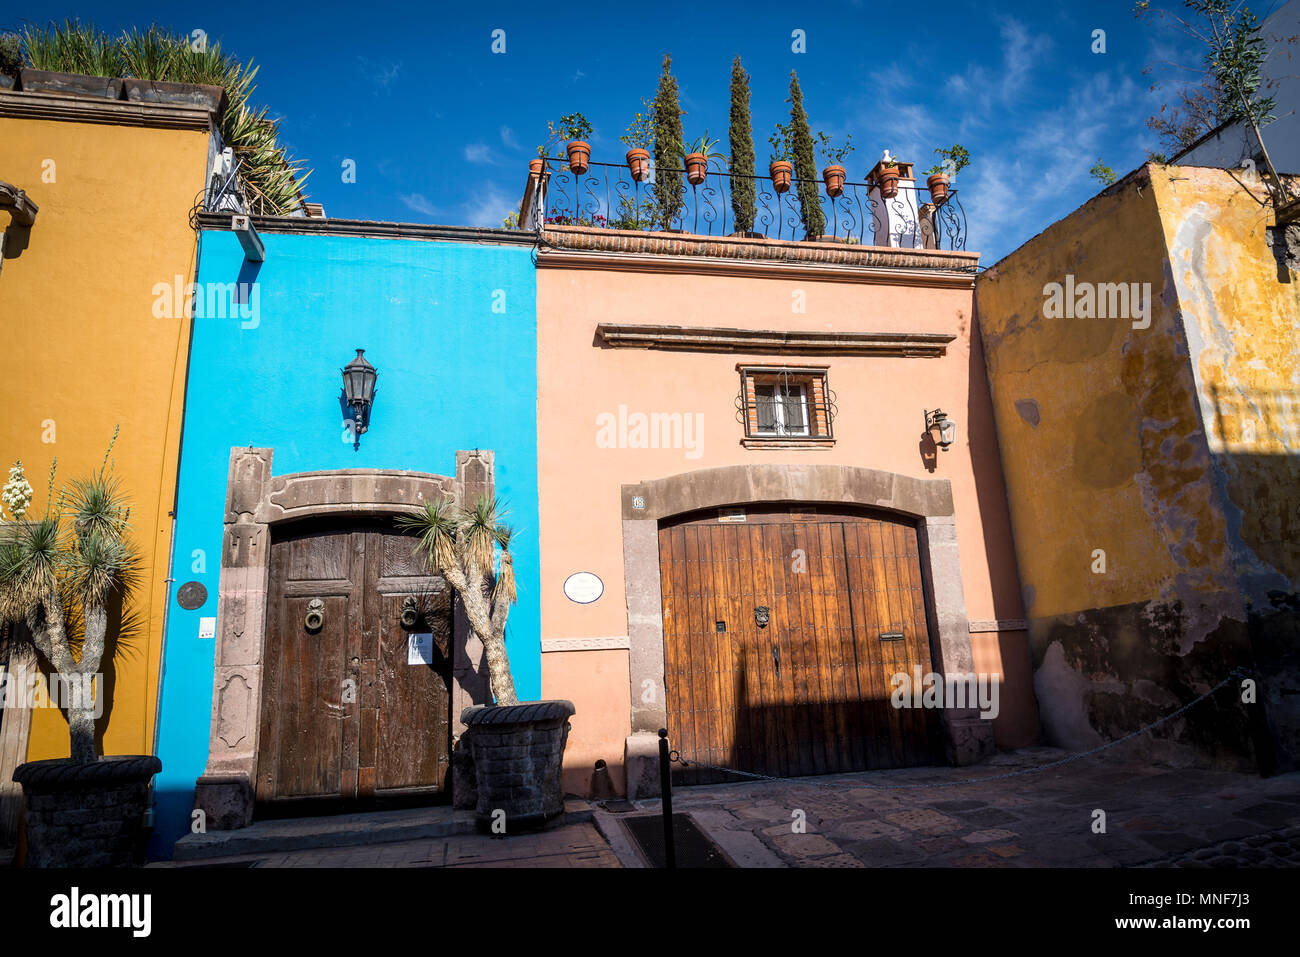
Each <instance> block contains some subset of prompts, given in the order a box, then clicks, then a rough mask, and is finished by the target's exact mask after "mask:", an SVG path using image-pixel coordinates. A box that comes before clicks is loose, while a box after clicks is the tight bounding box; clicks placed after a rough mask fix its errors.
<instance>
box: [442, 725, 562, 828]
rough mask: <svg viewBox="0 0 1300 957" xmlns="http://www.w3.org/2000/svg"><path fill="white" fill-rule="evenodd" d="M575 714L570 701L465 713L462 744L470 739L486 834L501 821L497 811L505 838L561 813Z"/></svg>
mask: <svg viewBox="0 0 1300 957" xmlns="http://www.w3.org/2000/svg"><path fill="white" fill-rule="evenodd" d="M574 711H575V709H574V707H573V702H571V701H531V702H529V703H528V704H519V705H510V706H507V707H482V706H476V707H473V708H466V709H465V711H464V712H463V713H462V714H461V717H460V719H461V721H462V722H463V723H464V724H465V725H466V732H465V735H464V736H463V738H462V740H468V744H469V753H470V757H471V758H472V760H473V762H474V779H475V785H476V787H477V791H478V801H477V803H476V805H475V808H474V810H475V816H476V818H477V820H478V824H479V827H480V828H482V829H484V830H490V829H491V827H492V824H493V823H494V821H500V820H502V815H501V813H499V812H504V821H505V826H506V833H507V834H510V833H514V832H515V831H518V830H527V829H529V828H537V827H541V826H543V825H545V824H546V823H547V822H548V821H550V820H551V819H553V818H556V817H558V816H560V815H561V814H563V813H564V785H563V782H562V780H561V768H562V765H563V760H564V745H565V743H566V742H567V741H568V737H569V718H570V717H571V716H572V715H573V714H574Z"/></svg>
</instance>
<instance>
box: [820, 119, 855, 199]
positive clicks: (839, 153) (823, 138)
mask: <svg viewBox="0 0 1300 957" xmlns="http://www.w3.org/2000/svg"><path fill="white" fill-rule="evenodd" d="M817 139H818V141H819V144H820V145H819V147H818V151H819V152H820V153H821V154H822V157H823V158H824V159H825V160H826V164H827V165H826V166H825V167H824V168H823V169H822V182H823V183H825V184H826V195H827V196H829V197H830V198H831V199H835V198H836V197H837V196H839V195H840V194H841V193H843V192H844V166H843V163H844V159H845V157H847V156H848V155H849V154H850V153H852V152H853V136H852V134H850V135H849V136H846V137H844V145H843V146H836V145H835V144H834V143H833V142H832V141H831V138H830V137H829V136H827V135H826V134H825V133H820V132H819V133H818V134H817Z"/></svg>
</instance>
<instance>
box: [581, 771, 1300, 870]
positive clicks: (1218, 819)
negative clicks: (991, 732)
mask: <svg viewBox="0 0 1300 957" xmlns="http://www.w3.org/2000/svg"><path fill="white" fill-rule="evenodd" d="M1066 754H1067V752H1064V751H1061V750H1058V749H1055V748H1027V749H1024V750H1021V751H1017V752H1011V753H1004V754H999V755H997V756H995V757H993V758H991V759H990V760H989V761H987V762H984V763H983V764H980V765H978V766H975V767H968V768H908V769H901V770H897V771H883V772H882V771H877V772H872V773H869V774H845V775H835V776H833V777H819V778H804V779H799V778H791V779H786V780H782V781H761V782H754V783H745V784H728V785H711V786H707V787H694V788H679V789H677V790H676V791H674V794H673V810H674V811H675V812H680V811H686V812H689V813H691V814H693V815H694V816H695V818H696V820H697V822H698V823H700V824H701V825H702V826H703V827H704V828H705V829H706V831H708V833H709V834H710V836H711V837H712V838H713V839H714V840H715V841H716V842H717V843H718V844H719V845H720V846H721V847H722V848H723V850H724V851H726V852H727V853H728V854H729V855H731V856H732V858H733V859H734V860H735V861H736V863H737V864H738V865H741V866H768V867H916V866H927V867H1037V866H1067V867H1114V866H1126V867H1131V866H1141V865H1154V866H1162V867H1164V866H1175V865H1177V866H1198V865H1197V864H1190V865H1189V864H1186V863H1185V861H1186V860H1187V859H1189V858H1190V859H1191V860H1194V861H1198V862H1201V861H1204V862H1206V863H1207V866H1215V867H1222V866H1230V865H1229V864H1227V863H1225V861H1229V860H1231V861H1233V862H1234V863H1235V864H1236V865H1237V866H1247V867H1249V866H1255V865H1256V864H1262V863H1263V862H1264V861H1268V862H1269V865H1268V866H1300V842H1297V843H1295V844H1292V843H1291V841H1292V840H1293V837H1294V836H1295V835H1297V834H1300V773H1293V774H1287V775H1280V776H1277V777H1274V778H1269V779H1267V780H1266V779H1261V778H1259V777H1257V776H1254V775H1247V774H1238V773H1233V772H1226V771H1224V772H1220V771H1203V770H1191V769H1172V768H1161V767H1156V766H1152V765H1149V764H1146V765H1135V764H1132V763H1128V762H1125V761H1123V760H1122V759H1114V758H1111V759H1109V760H1108V759H1107V756H1105V755H1100V756H1094V757H1090V758H1086V759H1082V760H1080V761H1076V762H1072V763H1070V764H1067V765H1063V766H1061V767H1059V768H1052V769H1050V770H1046V771H1041V772H1036V773H1032V774H1025V775H1021V776H1016V777H1011V778H1004V779H1001V780H993V781H985V782H981V783H971V784H965V785H961V786H956V787H934V786H929V787H921V788H917V789H906V790H877V789H875V788H868V787H864V785H867V784H871V785H943V784H948V783H950V782H956V781H962V780H969V779H976V778H988V777H992V776H993V775H997V774H1005V773H1007V772H1010V771H1015V770H1017V769H1027V768H1030V767H1033V766H1038V765H1043V764H1047V763H1050V762H1051V761H1054V760H1057V759H1059V758H1061V757H1065V756H1066ZM814 782H815V783H814ZM636 806H637V807H638V808H639V809H645V810H650V809H651V808H657V807H658V802H657V801H638V802H636ZM1096 811H1103V812H1104V813H1105V832H1104V833H1099V832H1094V821H1098V822H1099V821H1100V818H1099V817H1097V816H1095V813H1094V812H1096ZM797 812H801V813H797ZM598 820H601V818H598ZM797 820H803V821H804V822H805V831H804V833H797V832H796V831H795V829H794V824H795V823H796V821H797Z"/></svg>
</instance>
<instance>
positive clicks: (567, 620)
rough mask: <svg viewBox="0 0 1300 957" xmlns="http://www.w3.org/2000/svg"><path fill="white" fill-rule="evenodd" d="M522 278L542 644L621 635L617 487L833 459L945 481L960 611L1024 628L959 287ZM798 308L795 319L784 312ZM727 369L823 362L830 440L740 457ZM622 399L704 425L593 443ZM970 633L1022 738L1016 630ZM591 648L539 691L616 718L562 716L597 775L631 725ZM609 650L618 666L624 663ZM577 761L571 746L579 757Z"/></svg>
mask: <svg viewBox="0 0 1300 957" xmlns="http://www.w3.org/2000/svg"><path fill="white" fill-rule="evenodd" d="M537 284H538V307H537V322H538V331H537V335H538V360H537V361H538V413H537V418H538V481H539V507H540V537H541V555H542V564H541V574H542V606H541V616H542V617H541V637H542V639H543V640H545V639H548V638H579V637H597V636H615V635H626V634H627V633H628V622H627V605H626V602H625V599H624V592H623V586H624V582H623V540H622V526H621V513H620V498H619V488H620V486H621V485H624V484H628V483H634V482H639V481H643V480H647V479H655V478H662V477H665V476H670V475H675V474H678V473H681V472H688V471H693V470H696V469H703V468H713V467H717V466H726V465H738V464H742V465H743V464H759V463H766V464H771V463H780V464H789V465H791V466H794V467H797V466H799V465H800V464H804V463H810V464H811V463H815V464H843V465H852V466H857V467H865V468H874V469H882V470H886V471H891V472H898V473H901V474H904V475H910V476H915V477H918V478H926V479H929V478H942V479H947V480H949V481H950V482H951V483H952V489H953V499H954V507H955V512H956V527H957V536H958V542H959V548H960V554H961V563H962V585H963V589H964V591H965V598H966V610H967V614H968V616H969V617H970V618H971V619H972V620H980V619H1019V618H1023V617H1024V614H1023V610H1022V605H1021V599H1020V592H1019V582H1018V577H1017V571H1016V563H1015V557H1014V552H1013V549H1012V542H1011V534H1010V526H1009V521H1008V516H1007V505H1006V493H1005V489H1004V486H1003V484H1002V474H1001V463H1000V461H999V457H998V453H997V444H996V438H995V433H994V426H993V418H992V410H991V404H990V400H989V396H988V389H987V380H986V378H985V371H984V360H983V354H982V352H981V346H980V339H979V336H978V334H976V335H974V336H973V337H972V328H971V313H972V293H971V291H970V290H969V289H953V288H933V287H924V288H922V287H916V286H895V285H883V284H870V285H869V284H866V283H863V282H832V281H824V280H821V281H794V280H787V279H780V278H767V277H752V276H750V277H742V276H717V275H698V274H687V273H685V272H682V271H674V272H671V273H669V272H662V273H641V272H630V271H629V272H616V271H612V270H606V269H598V268H590V269H578V268H569V267H564V268H560V267H544V268H540V269H539V270H538V275H537ZM801 303H802V305H803V311H802V312H800V311H796V310H797V309H798V307H799V305H800V304H801ZM601 322H620V323H622V322H626V323H642V324H672V325H684V326H725V327H733V328H743V329H782V330H797V331H814V330H817V331H835V330H841V331H850V330H851V331H863V332H909V333H917V332H931V333H949V334H953V335H956V336H957V338H956V340H955V341H954V342H953V343H952V344H951V345H950V346H949V348H948V351H947V354H946V355H945V356H943V357H942V358H937V359H923V358H884V357H879V358H878V357H845V356H823V357H818V356H815V355H807V356H793V355H786V356H773V355H746V354H740V353H733V354H713V353H695V352H668V351H658V350H646V349H614V348H607V347H604V346H603V345H601V344H596V343H598V340H597V339H596V338H595V329H596V325H597V324H598V323H601ZM737 362H754V363H758V364H791V365H793V364H801V363H807V364H826V365H828V366H829V383H830V388H831V389H832V390H833V392H834V393H835V396H836V404H837V408H838V413H837V416H836V419H835V423H834V432H835V438H836V442H835V445H834V447H833V448H831V449H829V450H822V449H818V450H766V449H746V448H744V447H742V446H741V445H740V439H741V437H742V434H743V428H742V426H741V425H740V423H739V422H738V421H737V418H736V405H735V403H736V394H737V392H738V391H739V374H738V373H737V372H736V364H737ZM620 404H622V405H625V406H627V408H628V411H629V413H631V412H645V413H651V412H663V413H673V412H677V413H683V414H687V413H690V414H694V413H700V414H702V416H703V420H702V421H703V429H702V432H701V435H700V440H699V445H698V448H697V449H693V450H691V449H631V448H599V447H598V446H597V431H598V430H597V416H598V415H599V414H601V413H611V414H614V415H617V414H618V411H619V405H620ZM936 407H942V408H943V409H944V410H945V411H946V412H948V414H949V415H950V416H951V417H952V418H953V419H954V420H955V421H956V422H957V441H956V443H955V444H954V446H953V447H952V448H951V449H950V450H949V451H947V452H940V453H938V456H937V461H936V463H935V466H936V467H935V471H934V472H930V471H927V469H926V467H925V465H924V463H923V461H922V456H921V441H922V433H923V421H924V420H923V411H924V410H925V409H934V408H936ZM578 571H586V572H593V573H595V574H596V575H598V576H600V578H601V579H602V580H603V581H604V583H605V592H604V595H603V596H602V597H601V598H600V599H599V600H598V601H596V602H594V603H592V604H587V605H581V604H577V603H575V602H572V601H570V600H568V599H567V598H566V597H565V595H564V592H563V587H562V586H563V583H564V580H565V578H566V577H567V576H569V575H570V574H573V573H574V572H578ZM972 638H973V639H974V640H973V642H972V645H973V648H974V651H975V654H976V663H977V665H979V666H981V667H986V668H988V669H989V670H994V671H1000V672H1001V673H1002V674H1003V675H1004V676H1008V683H1007V684H1006V685H1005V686H1004V688H1003V695H1002V708H1001V716H1000V717H999V718H998V719H997V721H996V722H995V731H996V734H997V739H998V742H999V744H1001V745H1002V746H1004V747H1015V746H1021V745H1024V744H1028V743H1031V742H1033V741H1035V740H1036V739H1037V735H1038V722H1037V715H1036V712H1035V709H1034V700H1033V690H1032V685H1031V684H1030V683H1029V681H1028V680H1027V679H1028V673H1029V661H1028V652H1027V650H1026V646H1025V640H1024V634H1023V632H1014V633H1009V634H1008V633H1002V634H1001V635H999V634H988V635H973V636H972ZM593 654H595V653H593V652H566V653H564V654H563V656H562V657H560V656H557V655H556V654H554V653H544V654H543V656H542V657H543V672H542V685H543V686H542V691H543V695H544V696H545V697H553V696H554V697H563V696H564V695H561V694H560V692H561V690H562V689H565V688H576V687H582V688H584V689H585V693H586V694H588V695H591V696H593V699H594V698H598V699H599V700H600V701H602V702H603V701H608V702H609V703H610V706H611V707H613V706H614V705H618V706H619V708H621V711H618V713H617V714H604V713H598V714H592V713H591V712H590V711H587V712H585V713H584V710H583V708H582V707H581V706H579V708H578V714H577V715H576V717H575V718H574V721H573V728H574V734H575V736H578V737H579V738H580V740H582V741H583V742H584V745H583V747H584V748H586V747H587V746H588V743H589V742H592V741H596V740H599V741H600V742H601V747H597V748H596V749H595V750H593V751H592V752H591V754H595V753H596V751H601V748H602V747H603V749H604V750H603V751H601V754H599V755H598V756H601V757H605V759H606V760H607V761H609V762H610V764H611V765H612V764H614V763H615V762H616V761H617V762H621V759H622V748H623V741H622V739H617V740H616V739H615V737H614V735H616V734H617V733H619V729H621V728H625V727H626V726H627V723H628V715H627V710H628V702H629V694H630V692H629V689H628V687H627V684H626V682H627V676H626V668H623V669H622V670H619V669H610V668H607V667H603V666H602V667H601V668H599V669H597V668H596V667H595V665H594V661H593V660H592V658H591V656H592V655H593ZM618 654H621V655H622V656H623V657H624V659H625V660H626V657H627V653H626V652H618ZM597 671H599V678H597V677H596V674H597ZM1012 676H1014V680H1012ZM598 680H599V681H600V682H605V681H609V682H622V685H621V687H618V688H614V689H611V690H610V691H609V692H605V691H603V690H602V691H600V692H599V693H597V692H596V691H595V690H594V689H591V688H590V684H591V683H594V682H596V681H598ZM575 703H576V701H575ZM598 729H599V730H598ZM624 733H625V732H624ZM588 757H589V755H588V754H587V753H586V752H585V751H584V753H583V757H582V760H583V761H587V758H588ZM575 760H576V756H575ZM586 770H587V772H588V773H589V772H590V762H589V761H587V766H586Z"/></svg>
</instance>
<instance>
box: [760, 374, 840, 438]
mask: <svg viewBox="0 0 1300 957" xmlns="http://www.w3.org/2000/svg"><path fill="white" fill-rule="evenodd" d="M736 371H737V372H739V373H740V392H739V394H738V395H737V397H736V410H737V412H736V414H737V418H738V419H739V420H740V423H741V425H742V426H743V427H744V430H745V433H744V436H743V437H742V438H741V440H740V444H741V445H743V446H744V447H745V448H769V449H770V448H783V449H791V448H794V449H826V448H831V447H832V446H833V445H834V444H835V432H834V419H835V394H834V393H833V392H832V391H831V389H830V381H829V372H830V366H784V365H751V364H747V363H737V364H736ZM781 380H785V381H786V382H787V383H788V384H789V385H798V386H799V387H800V388H801V390H802V402H803V411H804V431H803V432H801V433H799V432H796V433H789V432H784V431H775V432H768V431H761V430H760V429H759V424H758V389H757V387H758V386H760V385H767V384H775V383H777V382H779V381H781ZM784 414H785V413H784V406H783V404H782V403H779V402H778V403H775V416H776V418H777V420H778V421H779V422H780V423H782V424H783V422H784Z"/></svg>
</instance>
